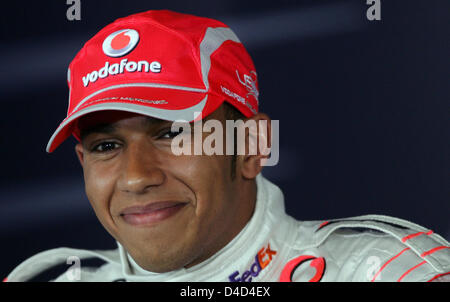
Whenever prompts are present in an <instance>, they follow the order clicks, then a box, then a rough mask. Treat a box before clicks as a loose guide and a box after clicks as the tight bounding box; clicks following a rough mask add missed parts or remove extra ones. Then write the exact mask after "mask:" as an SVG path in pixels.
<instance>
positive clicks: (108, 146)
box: [92, 142, 119, 152]
mask: <svg viewBox="0 0 450 302" xmlns="http://www.w3.org/2000/svg"><path fill="white" fill-rule="evenodd" d="M118 146H119V144H118V143H115V142H103V143H100V144H98V145H96V146H95V147H94V148H93V149H92V151H94V152H108V151H112V150H114V149H116V148H117V147H118Z"/></svg>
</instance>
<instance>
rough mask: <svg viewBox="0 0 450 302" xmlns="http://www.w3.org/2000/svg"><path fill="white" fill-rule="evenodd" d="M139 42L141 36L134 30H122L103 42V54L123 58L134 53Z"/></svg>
mask: <svg viewBox="0 0 450 302" xmlns="http://www.w3.org/2000/svg"><path fill="white" fill-rule="evenodd" d="M138 42H139V34H138V32H137V31H135V30H134V29H121V30H119V31H116V32H113V33H112V34H110V35H109V36H108V37H107V38H106V39H105V41H103V52H104V53H105V54H106V55H107V56H110V57H113V58H116V57H121V56H124V55H126V54H127V53H129V52H130V51H132V50H133V49H134V48H135V47H136V45H137V44H138Z"/></svg>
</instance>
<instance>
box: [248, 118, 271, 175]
mask: <svg viewBox="0 0 450 302" xmlns="http://www.w3.org/2000/svg"><path fill="white" fill-rule="evenodd" d="M249 120H254V121H255V122H256V128H255V127H250V129H249V131H248V132H247V133H246V150H245V155H244V156H241V159H242V163H241V173H242V176H243V177H244V178H245V179H254V178H255V177H256V176H257V175H258V174H259V173H260V172H261V170H262V167H263V165H262V164H261V162H262V161H263V160H264V159H265V158H268V157H269V153H270V147H271V146H270V142H271V136H272V127H271V119H270V118H269V116H268V115H267V114H264V113H258V114H256V115H255V116H253V117H252V118H250V119H247V120H246V121H249Z"/></svg>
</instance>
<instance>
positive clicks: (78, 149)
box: [75, 143, 84, 167]
mask: <svg viewBox="0 0 450 302" xmlns="http://www.w3.org/2000/svg"><path fill="white" fill-rule="evenodd" d="M75 153H76V154H77V157H78V160H79V161H80V164H81V166H82V167H83V164H84V148H83V145H82V144H80V143H78V144H76V145H75Z"/></svg>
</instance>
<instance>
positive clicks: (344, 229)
mask: <svg viewBox="0 0 450 302" xmlns="http://www.w3.org/2000/svg"><path fill="white" fill-rule="evenodd" d="M299 234H300V237H299V238H302V236H301V235H302V234H303V238H305V237H307V238H308V239H307V240H300V242H302V244H301V245H298V249H302V250H303V251H302V252H310V253H313V254H314V255H315V256H316V257H323V260H324V262H325V263H326V267H327V270H328V272H325V274H324V277H325V276H327V277H328V278H327V279H329V280H330V281H331V280H335V281H340V280H341V281H429V280H431V279H434V278H437V276H442V275H445V274H448V273H449V272H450V248H449V247H450V244H449V243H448V241H447V240H445V239H444V238H442V237H441V236H439V235H438V234H436V233H434V232H433V231H431V230H429V229H427V228H424V227H422V226H420V225H417V224H414V223H412V222H409V221H406V220H403V219H399V218H395V217H390V216H383V215H365V216H357V217H349V218H342V219H334V220H328V221H314V222H312V221H309V222H303V223H300V227H299ZM326 273H328V274H326ZM324 281H325V280H324Z"/></svg>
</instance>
